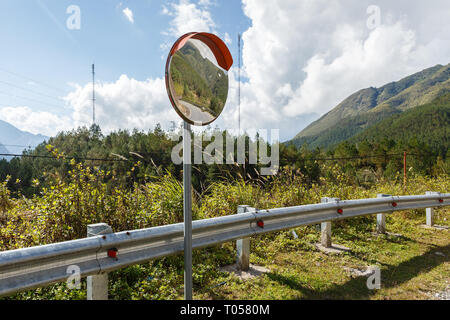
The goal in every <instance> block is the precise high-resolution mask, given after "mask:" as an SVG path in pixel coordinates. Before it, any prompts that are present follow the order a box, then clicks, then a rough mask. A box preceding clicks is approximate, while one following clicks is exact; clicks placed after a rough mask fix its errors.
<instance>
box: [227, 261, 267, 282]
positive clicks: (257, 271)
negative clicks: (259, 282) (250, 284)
mask: <svg viewBox="0 0 450 320" xmlns="http://www.w3.org/2000/svg"><path fill="white" fill-rule="evenodd" d="M219 270H220V271H221V272H227V273H233V274H234V275H235V276H237V277H238V278H239V279H241V280H247V279H251V278H255V277H259V276H261V275H263V274H264V273H267V272H269V271H270V270H269V269H267V268H265V267H261V266H256V265H253V264H250V268H249V270H247V271H242V270H240V269H239V267H238V266H237V265H236V264H232V265H229V266H225V267H222V268H220V269H219Z"/></svg>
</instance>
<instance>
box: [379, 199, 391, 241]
mask: <svg viewBox="0 0 450 320" xmlns="http://www.w3.org/2000/svg"><path fill="white" fill-rule="evenodd" d="M386 197H392V195H390V194H384V193H379V194H377V198H386ZM377 233H379V234H385V233H386V215H385V214H384V213H377Z"/></svg>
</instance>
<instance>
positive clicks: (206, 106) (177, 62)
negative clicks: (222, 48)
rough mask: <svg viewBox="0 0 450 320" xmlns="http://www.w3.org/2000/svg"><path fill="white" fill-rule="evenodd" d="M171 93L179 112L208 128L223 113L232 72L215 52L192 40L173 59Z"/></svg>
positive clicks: (171, 61)
mask: <svg viewBox="0 0 450 320" xmlns="http://www.w3.org/2000/svg"><path fill="white" fill-rule="evenodd" d="M169 68H170V71H169V74H170V77H169V90H170V94H171V95H172V98H173V100H174V102H175V104H176V108H177V109H178V110H177V111H178V113H179V114H180V115H182V116H183V118H185V120H186V121H188V122H190V123H192V124H200V125H206V124H208V123H211V122H212V121H214V120H215V119H216V118H217V117H218V116H219V115H220V113H221V112H222V110H223V108H224V106H225V102H226V100H227V95H228V73H227V71H226V70H224V69H222V68H221V67H220V66H219V65H218V63H217V60H216V58H215V57H214V54H213V52H212V51H211V49H210V48H209V47H208V46H207V45H206V44H204V43H203V42H202V41H200V40H198V39H189V40H188V41H187V42H186V43H185V45H184V46H183V47H182V48H181V49H180V50H178V51H177V52H176V53H175V54H174V55H173V56H172V58H171V60H170V66H169Z"/></svg>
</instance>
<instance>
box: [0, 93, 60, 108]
mask: <svg viewBox="0 0 450 320" xmlns="http://www.w3.org/2000/svg"><path fill="white" fill-rule="evenodd" d="M0 94H3V95H5V96H9V97H12V98H19V99H24V100H29V101H33V102H37V103H39V104H44V105H46V106H47V107H54V108H61V106H57V105H55V104H51V103H48V102H45V101H41V100H36V99H32V98H28V97H24V96H20V95H16V94H11V93H7V92H4V91H0Z"/></svg>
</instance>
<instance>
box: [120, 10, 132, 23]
mask: <svg viewBox="0 0 450 320" xmlns="http://www.w3.org/2000/svg"><path fill="white" fill-rule="evenodd" d="M122 12H123V14H124V15H125V17H126V18H127V19H128V21H130V22H131V23H134V18H133V11H131V9H130V8H128V7H126V8H125V9H123V10H122Z"/></svg>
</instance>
